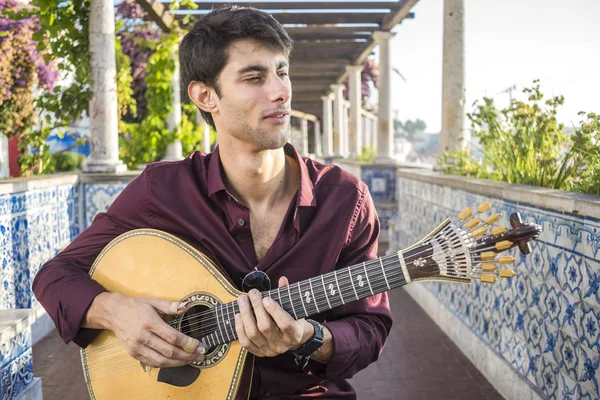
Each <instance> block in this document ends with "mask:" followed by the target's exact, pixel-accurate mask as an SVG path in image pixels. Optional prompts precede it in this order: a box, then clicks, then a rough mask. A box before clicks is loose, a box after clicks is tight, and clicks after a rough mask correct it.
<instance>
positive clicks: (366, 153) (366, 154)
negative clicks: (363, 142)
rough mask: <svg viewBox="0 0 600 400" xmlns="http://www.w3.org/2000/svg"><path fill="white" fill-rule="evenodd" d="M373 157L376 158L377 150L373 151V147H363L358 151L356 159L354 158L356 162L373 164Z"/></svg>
mask: <svg viewBox="0 0 600 400" xmlns="http://www.w3.org/2000/svg"><path fill="white" fill-rule="evenodd" d="M375 157H377V149H375V147H363V148H362V149H361V150H360V154H359V155H358V157H356V161H363V162H368V163H370V162H373V160H375Z"/></svg>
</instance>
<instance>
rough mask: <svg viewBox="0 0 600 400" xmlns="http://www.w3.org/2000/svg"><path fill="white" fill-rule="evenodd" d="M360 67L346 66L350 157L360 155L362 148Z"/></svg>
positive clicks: (361, 68)
mask: <svg viewBox="0 0 600 400" xmlns="http://www.w3.org/2000/svg"><path fill="white" fill-rule="evenodd" d="M362 70H363V66H362V65H348V66H347V67H346V72H348V79H349V82H348V83H349V85H348V92H349V93H348V98H349V99H350V120H349V132H348V133H349V134H348V144H349V146H348V147H349V148H348V150H349V151H350V156H351V157H356V156H357V155H359V154H360V151H361V150H362V147H363V140H362V139H363V138H362V133H363V130H362V91H361V79H360V77H361V72H362Z"/></svg>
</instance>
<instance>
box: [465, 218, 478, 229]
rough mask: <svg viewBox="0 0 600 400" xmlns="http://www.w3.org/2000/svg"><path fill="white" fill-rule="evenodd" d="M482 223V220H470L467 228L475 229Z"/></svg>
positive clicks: (466, 224)
mask: <svg viewBox="0 0 600 400" xmlns="http://www.w3.org/2000/svg"><path fill="white" fill-rule="evenodd" d="M480 223H481V218H473V219H470V220H469V221H467V222H465V226H466V227H467V228H469V229H473V228H475V227H476V226H477V225H479V224H480Z"/></svg>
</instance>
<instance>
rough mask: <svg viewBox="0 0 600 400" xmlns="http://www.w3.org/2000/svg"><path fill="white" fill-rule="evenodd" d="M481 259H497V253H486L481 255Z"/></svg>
mask: <svg viewBox="0 0 600 400" xmlns="http://www.w3.org/2000/svg"><path fill="white" fill-rule="evenodd" d="M479 257H481V259H482V260H483V261H490V260H493V259H494V258H496V253H495V252H493V251H484V252H482V253H481V254H480V255H479Z"/></svg>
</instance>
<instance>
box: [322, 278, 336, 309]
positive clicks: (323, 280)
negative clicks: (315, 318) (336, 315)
mask: <svg viewBox="0 0 600 400" xmlns="http://www.w3.org/2000/svg"><path fill="white" fill-rule="evenodd" d="M321 282H323V293H325V299H327V305H328V306H329V309H330V310H331V309H332V308H333V307H331V303H330V302H329V296H328V295H327V288H326V287H325V278H324V276H323V275H321Z"/></svg>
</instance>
